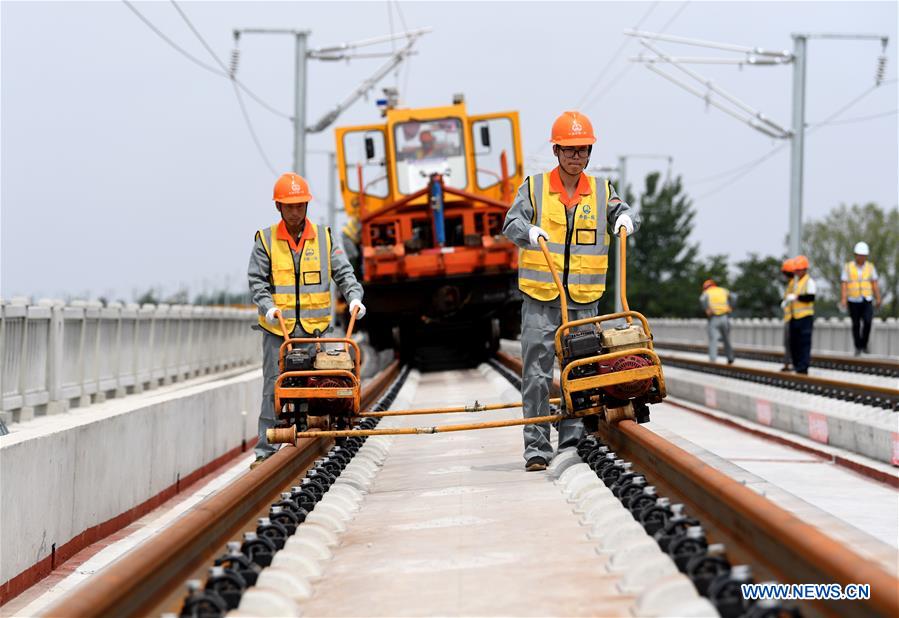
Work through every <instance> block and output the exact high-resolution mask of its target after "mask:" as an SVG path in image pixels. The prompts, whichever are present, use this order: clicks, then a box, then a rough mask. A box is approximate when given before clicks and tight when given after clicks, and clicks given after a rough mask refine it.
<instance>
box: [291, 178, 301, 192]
mask: <svg viewBox="0 0 899 618" xmlns="http://www.w3.org/2000/svg"><path fill="white" fill-rule="evenodd" d="M302 190H303V188H302V187H301V186H300V184H299V183H298V182H297V181H296V180H291V181H290V192H291V193H300V192H301V191H302Z"/></svg>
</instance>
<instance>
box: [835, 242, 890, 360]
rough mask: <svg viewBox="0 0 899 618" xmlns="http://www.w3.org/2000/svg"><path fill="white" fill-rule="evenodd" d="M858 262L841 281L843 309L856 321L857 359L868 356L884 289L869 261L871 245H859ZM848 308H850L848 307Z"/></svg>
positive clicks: (847, 267)
mask: <svg viewBox="0 0 899 618" xmlns="http://www.w3.org/2000/svg"><path fill="white" fill-rule="evenodd" d="M854 252H855V260H854V261H852V262H847V263H846V265H845V266H844V267H843V274H842V276H841V277H840V281H841V282H842V283H841V285H840V287H841V288H842V291H841V294H840V307H842V308H843V309H844V310H845V309H847V308H848V309H849V317H850V318H852V341H853V343H855V355H856V356H861V355H862V352H864V353H865V354H867V353H868V337H869V336H870V334H871V322H872V321H873V320H874V308H875V306H876V307H877V308H880V303H881V300H882V299H881V298H880V286H878V285H877V269H876V268H874V264H872V263H871V262H869V261H868V254H869V253H870V250H869V248H868V243H866V242H864V241H862V242H858V243H856V245H855V249H854ZM847 306H848V307H847Z"/></svg>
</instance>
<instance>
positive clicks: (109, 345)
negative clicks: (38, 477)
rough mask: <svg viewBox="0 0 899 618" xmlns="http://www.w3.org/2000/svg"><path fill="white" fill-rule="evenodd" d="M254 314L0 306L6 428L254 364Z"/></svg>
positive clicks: (1, 409)
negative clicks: (37, 416) (15, 422)
mask: <svg viewBox="0 0 899 618" xmlns="http://www.w3.org/2000/svg"><path fill="white" fill-rule="evenodd" d="M255 322H256V311H255V310H252V309H236V308H227V307H207V306H194V305H164V304H160V305H141V306H139V305H135V304H127V305H123V304H121V303H109V304H107V305H103V304H102V303H100V302H99V301H72V302H71V303H69V304H65V303H63V302H62V301H57V300H52V299H43V300H40V301H38V302H37V303H36V304H31V303H30V302H29V301H28V299H24V298H17V299H12V300H10V301H5V300H0V359H2V363H3V365H2V368H0V415H2V418H3V420H4V421H6V422H11V421H20V420H27V419H30V418H32V417H33V416H34V415H35V414H54V413H58V412H64V411H66V410H68V409H69V408H70V407H74V406H85V405H88V404H90V403H94V402H100V401H104V400H105V399H106V398H107V397H121V396H123V395H125V394H129V393H139V392H142V391H143V390H146V389H149V388H154V387H156V386H159V385H163V384H169V383H172V382H176V381H179V380H184V379H188V378H192V377H197V376H201V375H204V374H209V373H214V372H221V371H225V370H228V369H232V368H235V367H241V366H249V365H253V364H256V363H258V362H259V360H260V358H259V356H260V355H259V336H258V334H257V333H254V332H253V331H252V330H251V329H250V326H251V325H252V324H254V323H255Z"/></svg>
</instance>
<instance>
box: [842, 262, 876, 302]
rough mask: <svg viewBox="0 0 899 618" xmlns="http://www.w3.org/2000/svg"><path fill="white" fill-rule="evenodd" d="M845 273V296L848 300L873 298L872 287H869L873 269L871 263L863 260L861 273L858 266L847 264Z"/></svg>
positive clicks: (851, 263)
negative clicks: (846, 285)
mask: <svg viewBox="0 0 899 618" xmlns="http://www.w3.org/2000/svg"><path fill="white" fill-rule="evenodd" d="M846 271H847V274H848V275H849V281H847V282H846V283H847V284H848V290H847V296H848V297H849V298H872V297H873V296H874V286H873V285H871V281H872V278H873V277H874V268H873V267H872V266H871V262H869V261H867V260H865V265H864V266H862V270H861V272H859V270H858V264H856V263H855V262H849V263H848V264H846Z"/></svg>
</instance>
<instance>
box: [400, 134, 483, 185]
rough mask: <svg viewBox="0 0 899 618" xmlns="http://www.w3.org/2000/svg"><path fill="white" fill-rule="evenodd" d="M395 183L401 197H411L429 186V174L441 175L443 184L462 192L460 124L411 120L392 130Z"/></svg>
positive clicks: (462, 160)
mask: <svg viewBox="0 0 899 618" xmlns="http://www.w3.org/2000/svg"><path fill="white" fill-rule="evenodd" d="M394 143H395V144H396V161H397V182H398V184H399V190H400V192H401V193H407V194H408V193H413V192H415V191H417V190H419V189H422V188H424V187H425V186H427V184H428V178H429V177H430V175H431V174H434V173H439V174H443V176H444V178H443V182H444V184H446V185H449V186H451V187H458V188H460V189H461V188H465V186H466V185H467V184H468V179H467V178H466V171H465V151H464V145H463V142H462V121H461V120H460V119H458V118H441V119H438V120H424V121H418V120H411V121H408V122H401V123H397V124H396V125H395V127H394Z"/></svg>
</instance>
